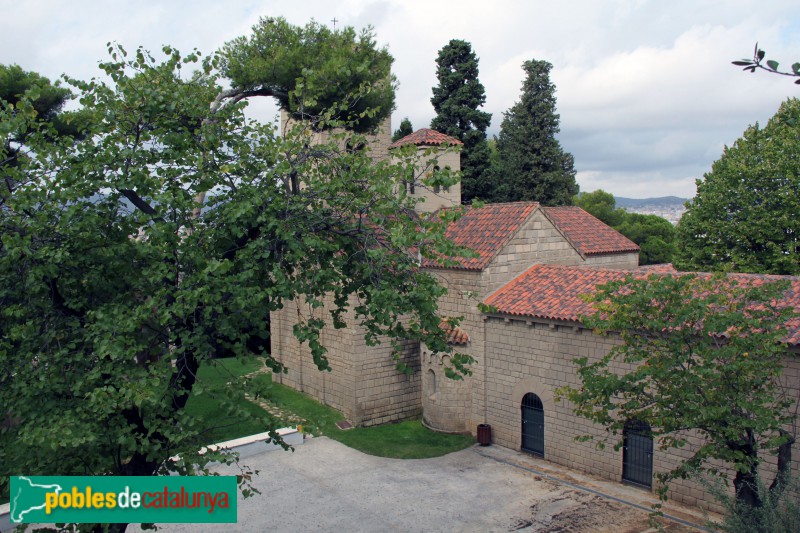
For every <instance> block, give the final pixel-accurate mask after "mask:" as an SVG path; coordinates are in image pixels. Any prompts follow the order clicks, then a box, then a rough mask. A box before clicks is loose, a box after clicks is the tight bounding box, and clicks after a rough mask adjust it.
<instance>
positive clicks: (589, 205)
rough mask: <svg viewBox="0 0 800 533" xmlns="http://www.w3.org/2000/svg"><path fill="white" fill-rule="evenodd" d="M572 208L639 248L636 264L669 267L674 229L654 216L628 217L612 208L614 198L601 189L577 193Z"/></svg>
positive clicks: (614, 207)
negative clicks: (604, 224)
mask: <svg viewBox="0 0 800 533" xmlns="http://www.w3.org/2000/svg"><path fill="white" fill-rule="evenodd" d="M573 202H574V203H575V205H577V206H578V207H580V208H581V209H583V210H585V211H587V212H589V213H591V214H592V215H593V216H595V217H597V218H599V219H600V220H602V221H603V222H605V223H606V224H608V225H609V226H611V227H612V228H614V229H615V230H617V231H619V232H620V233H622V234H623V235H625V236H626V237H627V238H629V239H630V240H632V241H633V242H635V243H636V244H638V245H639V248H640V252H639V264H641V265H654V264H658V263H670V262H672V258H673V256H674V254H675V234H676V232H675V226H673V225H672V223H670V222H669V221H668V220H666V219H664V218H662V217H660V216H658V215H642V214H639V213H628V212H627V211H625V210H624V209H620V208H618V207H616V205H617V202H616V200H615V199H614V195H612V194H611V193H607V192H605V191H604V190H602V189H597V190H596V191H593V192H589V193H581V194H579V195H576V196H575V198H573Z"/></svg>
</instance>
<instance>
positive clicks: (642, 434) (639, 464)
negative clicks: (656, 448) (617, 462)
mask: <svg viewBox="0 0 800 533" xmlns="http://www.w3.org/2000/svg"><path fill="white" fill-rule="evenodd" d="M622 481H623V482H624V483H630V484H631V485H638V486H640V487H645V488H648V489H649V488H652V486H653V436H652V434H651V433H650V426H648V425H647V424H645V423H644V422H639V421H638V420H629V421H628V423H626V424H625V429H624V430H623V432H622Z"/></svg>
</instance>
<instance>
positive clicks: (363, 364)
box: [348, 328, 422, 426]
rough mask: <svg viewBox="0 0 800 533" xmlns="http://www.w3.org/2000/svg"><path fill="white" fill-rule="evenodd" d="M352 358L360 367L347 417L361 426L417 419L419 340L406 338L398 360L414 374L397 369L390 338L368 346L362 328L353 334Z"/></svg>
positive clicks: (418, 403)
mask: <svg viewBox="0 0 800 533" xmlns="http://www.w3.org/2000/svg"><path fill="white" fill-rule="evenodd" d="M352 350H353V354H352V355H353V359H354V362H355V365H354V366H355V368H356V369H357V375H358V377H357V379H356V380H355V382H354V389H353V390H354V393H355V398H356V403H355V409H354V411H353V412H352V414H350V413H348V418H349V419H350V420H351V421H353V422H354V423H355V424H356V425H358V426H374V425H378V424H385V423H387V422H397V421H400V420H406V419H409V418H416V417H418V416H419V415H420V414H421V412H422V380H421V378H420V366H421V365H420V351H419V342H412V341H403V342H402V343H401V346H400V355H399V361H400V362H402V363H405V364H406V365H407V366H408V367H409V368H410V369H411V370H412V373H411V374H404V373H402V372H400V371H399V370H398V369H397V361H395V359H394V358H393V356H392V345H391V341H390V340H389V339H385V338H384V339H381V344H379V345H377V346H367V344H366V341H365V340H364V332H363V330H362V328H356V331H355V335H354V337H353V346H352Z"/></svg>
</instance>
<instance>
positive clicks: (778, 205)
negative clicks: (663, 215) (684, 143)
mask: <svg viewBox="0 0 800 533" xmlns="http://www.w3.org/2000/svg"><path fill="white" fill-rule="evenodd" d="M798 213H800V100H798V99H797V98H791V99H789V100H787V101H786V102H784V103H783V104H781V107H780V109H778V112H777V113H776V114H775V115H774V116H773V117H772V118H771V119H770V120H769V122H767V125H766V127H764V128H761V127H760V126H759V125H758V124H755V125H754V126H751V127H749V128H748V129H747V130H746V131H745V132H744V135H743V136H742V137H741V138H740V139H738V140H737V141H736V142H735V143H734V144H733V146H731V147H726V148H725V150H724V151H723V153H722V157H720V159H719V160H717V161H716V162H714V164H713V165H712V167H711V172H708V173H707V174H705V176H704V177H703V179H701V180H697V195H696V196H695V197H694V199H693V200H692V201H691V202H690V203H689V204H688V205H687V211H686V213H684V215H683V217H682V219H681V222H680V224H679V225H678V238H679V241H680V244H681V246H680V249H679V253H678V256H677V261H676V264H678V265H679V267H681V268H683V269H694V270H724V269H730V270H733V271H737V272H758V273H769V274H800V217H798V216H797V214H798Z"/></svg>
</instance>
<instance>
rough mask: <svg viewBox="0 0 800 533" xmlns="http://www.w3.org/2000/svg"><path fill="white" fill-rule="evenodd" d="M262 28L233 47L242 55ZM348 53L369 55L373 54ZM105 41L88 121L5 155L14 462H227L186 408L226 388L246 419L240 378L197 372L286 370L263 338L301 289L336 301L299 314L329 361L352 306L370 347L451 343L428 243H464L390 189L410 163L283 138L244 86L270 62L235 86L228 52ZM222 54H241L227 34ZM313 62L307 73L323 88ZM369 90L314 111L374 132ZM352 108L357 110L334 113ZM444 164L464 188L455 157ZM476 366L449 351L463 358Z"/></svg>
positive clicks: (433, 250) (305, 337) (1, 392)
mask: <svg viewBox="0 0 800 533" xmlns="http://www.w3.org/2000/svg"><path fill="white" fill-rule="evenodd" d="M265 24H267V23H264V22H262V24H261V25H260V26H258V27H257V28H256V37H254V38H252V39H249V40H243V41H236V42H238V43H239V44H240V45H241V46H242V47H243V48H245V49H246V50H249V48H250V47H251V46H252V43H253V42H254V40H256V38H259V39H260V38H261V36H262V35H263V34H262V33H261V32H262V31H263V27H264V25H265ZM278 26H280V27H283V26H282V23H280V24H278ZM312 27H314V26H312ZM305 31H308V27H307V28H306V30H305ZM342 33H343V34H345V35H351V34H352V31H351V30H350V29H346V30H343V32H342ZM299 34H301V35H305V34H304V33H303V32H299ZM320 35H323V36H325V37H326V38H327V37H329V38H330V39H331V40H332V43H333V44H338V43H340V42H341V40H340V39H341V36H336V35H332V34H327V33H324V32H321V33H320ZM360 42H361V41H359V43H360ZM323 44H324V43H320V44H319V46H321V47H323V48H326V47H325V46H323ZM276 46H281V44H280V43H278V44H276ZM327 48H330V47H327ZM351 48H352V49H353V57H354V60H355V62H354V63H353V65H352V68H353V69H356V68H359V67H360V66H361V65H362V63H360V62H359V61H360V59H361V58H363V57H364V55H363V54H364V53H365V52H364V50H360V49H356V48H357V47H353V46H351ZM290 49H291V47H290ZM109 52H110V54H111V59H110V60H109V61H107V62H105V63H101V65H100V66H101V68H102V69H103V71H104V72H105V74H106V76H107V77H104V78H103V79H108V80H109V81H108V82H104V81H101V80H100V79H93V80H92V81H90V82H83V81H79V80H70V83H71V84H72V85H73V86H74V87H75V89H76V90H77V91H78V92H79V93H80V101H81V103H82V104H83V106H84V109H85V110H87V112H88V113H90V116H91V119H92V120H91V121H90V122H89V126H88V128H89V129H88V131H86V132H85V135H84V136H83V138H81V139H74V138H71V137H61V138H56V139H53V138H52V137H46V136H41V135H39V134H38V130H37V134H36V135H33V136H31V137H30V139H29V140H30V143H31V144H30V148H29V149H28V151H27V154H26V155H27V157H26V159H25V161H24V165H20V166H18V167H16V168H13V169H10V170H9V172H13V177H14V179H13V180H12V181H11V183H13V185H14V186H13V188H12V190H11V192H10V194H8V195H7V197H6V198H5V203H4V205H2V206H0V422H1V423H0V464H1V465H3V471H2V472H0V475H4V476H5V475H8V474H9V473H12V472H24V473H26V474H31V475H36V474H62V475H68V474H99V473H114V474H119V475H154V474H164V473H167V472H177V473H182V474H186V473H191V472H194V471H195V470H194V468H195V467H194V466H193V465H196V464H199V465H200V466H201V467H202V466H203V465H205V464H207V462H208V461H209V460H230V458H229V457H227V459H226V456H224V454H223V452H219V453H207V454H206V455H204V456H198V454H197V450H198V447H199V444H201V443H203V444H207V443H205V442H203V432H204V431H205V430H206V429H207V428H204V427H203V426H202V424H201V423H200V421H198V420H197V419H196V418H194V417H192V416H191V415H190V414H188V413H187V412H186V410H185V406H186V402H187V400H188V399H189V397H190V395H213V396H214V397H216V398H218V399H219V401H220V409H227V410H229V411H230V415H231V416H234V417H236V416H246V413H244V412H238V411H235V410H232V409H233V407H231V404H232V402H229V401H227V400H226V398H228V397H229V396H230V395H233V394H237V393H238V394H241V391H242V389H241V386H240V385H239V386H237V383H231V384H230V385H229V386H228V387H226V388H225V390H211V389H209V388H207V385H206V384H205V383H203V382H202V381H198V374H197V370H198V369H199V368H200V367H201V366H202V365H214V358H215V357H220V356H235V357H245V356H250V355H254V354H255V355H258V356H260V357H262V358H263V360H264V361H265V364H266V365H267V366H268V367H269V368H270V369H272V370H273V371H274V372H282V371H284V370H285V368H284V367H283V365H282V364H281V363H280V362H279V361H278V360H277V359H275V358H274V357H273V356H272V355H270V353H269V329H268V322H269V313H270V312H271V311H275V310H278V309H280V308H281V307H282V306H284V305H285V304H286V302H288V301H289V300H295V301H298V302H300V303H301V304H303V306H307V307H310V308H312V309H318V310H319V309H321V307H322V304H323V300H324V299H325V298H330V300H331V301H332V302H333V308H332V309H330V314H329V315H328V316H327V319H328V320H323V319H322V318H320V317H319V313H316V314H312V315H311V316H303V317H301V316H298V322H297V324H296V325H295V326H294V334H295V336H296V337H297V338H298V339H299V340H300V341H301V342H304V343H306V344H307V345H308V346H309V347H310V350H311V353H312V356H313V359H314V361H315V363H316V365H317V366H318V367H319V368H320V369H321V370H326V369H329V365H328V361H327V358H326V356H325V353H326V351H325V347H324V346H322V344H321V343H320V332H321V330H322V329H323V328H324V327H331V326H330V325H326V324H332V327H335V328H343V327H345V326H346V325H347V324H345V320H344V317H345V316H346V311H348V310H349V309H351V310H352V312H353V314H354V316H355V317H356V318H355V320H356V321H357V322H358V323H360V324H362V325H363V327H364V328H365V330H366V332H367V341H368V343H375V342H378V341H380V340H381V339H384V342H387V341H386V340H385V337H388V338H389V339H398V338H412V339H420V340H423V341H424V342H425V343H426V345H427V346H429V347H431V349H432V350H438V351H448V350H449V348H448V345H447V342H446V335H445V332H443V331H442V330H441V329H440V327H439V325H440V322H441V319H440V317H438V316H437V299H438V298H439V297H440V296H441V295H442V294H443V292H444V289H443V288H442V287H441V286H440V285H439V284H438V283H437V281H436V280H435V279H434V277H432V276H430V275H428V274H425V273H423V272H422V271H420V269H419V268H418V258H419V254H421V255H422V256H423V257H440V256H452V255H453V254H454V253H457V250H455V249H454V247H453V246H452V245H451V244H450V243H448V241H447V240H446V239H445V237H444V226H445V225H446V223H447V222H448V221H449V220H452V219H453V218H454V217H456V216H458V215H457V213H448V214H444V215H442V217H449V219H448V220H440V219H439V218H425V219H421V218H419V217H417V216H415V215H414V213H413V206H414V202H415V200H414V199H413V198H411V197H409V196H407V195H404V194H402V192H401V193H400V195H399V196H398V195H397V193H396V191H397V189H398V188H399V184H400V183H401V182H402V180H403V179H404V177H405V176H406V174H407V171H406V169H405V168H404V167H403V166H402V165H401V164H399V163H390V162H388V161H383V162H374V161H373V160H372V159H371V158H370V157H369V156H368V155H367V154H365V153H364V151H347V150H342V149H340V147H341V146H342V145H343V144H344V142H343V139H338V140H337V139H334V142H332V143H330V144H323V145H312V144H311V143H309V142H308V135H309V132H308V128H309V127H311V126H309V125H307V124H298V125H297V126H296V128H295V129H294V130H292V131H291V132H289V134H288V135H287V137H286V138H283V137H280V136H278V135H276V132H275V131H274V129H273V127H271V126H266V125H262V124H258V123H255V122H252V121H249V120H247V119H246V118H245V117H244V115H243V108H244V105H245V103H246V101H245V99H246V98H248V97H250V96H252V95H253V94H255V93H257V94H264V93H266V92H268V91H263V92H262V91H256V92H255V93H254V92H253V91H251V88H252V87H256V86H259V87H272V85H270V84H269V83H268V80H266V79H265V80H264V83H263V84H258V83H256V82H253V83H252V84H251V85H250V86H249V87H251V88H247V87H244V86H239V87H240V88H239V89H237V90H228V91H226V90H223V89H222V88H221V84H222V79H221V75H220V73H219V72H218V71H217V70H216V68H215V65H216V62H217V59H216V58H215V57H214V56H211V57H206V58H203V57H202V56H201V55H200V53H199V52H197V51H195V52H193V53H191V54H188V55H186V56H182V55H181V54H180V53H179V52H178V51H176V50H174V49H171V48H169V47H165V48H164V52H165V55H166V57H165V59H164V60H161V61H159V60H156V59H154V58H153V57H152V56H151V55H150V54H148V53H147V52H146V51H144V50H141V49H139V50H137V51H136V53H135V54H128V53H127V52H126V51H125V50H123V49H122V48H121V47H116V46H110V47H109ZM273 52H274V51H273ZM287 53H288V52H287ZM225 54H226V57H227V58H230V57H234V56H235V57H238V58H241V57H244V56H245V55H246V54H245V53H244V52H242V53H238V52H237V51H236V50H235V47H234V45H232V44H229V45H227V46H226V49H225ZM378 55H381V54H378ZM273 56H275V57H278V58H282V57H283V55H281V54H280V53H278V52H274V53H272V54H271V55H270V57H271V58H272V57H273ZM337 57H338V56H337ZM339 59H341V60H342V61H344V58H339ZM275 64H276V65H280V64H282V63H280V62H278V63H275ZM223 65H225V67H226V69H229V68H230V66H231V65H232V63H231V62H230V59H226V60H225V61H223ZM259 65H260V63H259V62H258V61H256V67H259ZM261 66H263V65H261ZM191 68H196V70H194V71H193V72H191V73H187V72H186V70H187V69H191ZM259 68H260V67H259ZM228 71H229V70H225V72H228ZM322 74H327V71H323V72H322ZM304 76H305V77H304V78H302V80H301V81H302V82H303V83H304V84H305V86H306V87H308V86H312V87H321V86H322V84H321V81H320V80H317V79H314V80H313V83H310V82H311V81H312V80H311V74H310V73H306V74H305V75H304ZM323 78H324V79H327V78H325V76H323ZM240 81H241V80H240ZM298 83H299V82H298ZM356 88H357V89H360V90H361V92H360V93H357V94H352V95H350V96H349V97H346V98H345V99H344V102H343V103H340V104H331V106H332V107H331V109H330V110H328V111H324V112H323V111H322V109H320V111H319V113H320V116H319V117H317V120H318V121H326V122H325V123H318V124H317V125H316V127H317V128H331V127H337V128H341V127H347V126H354V127H361V126H363V124H364V122H362V118H374V117H375V116H377V115H373V114H372V113H371V112H370V110H364V111H363V117H362V116H361V115H359V116H357V117H353V115H352V113H353V108H352V107H351V105H350V104H351V103H352V102H353V101H363V100H362V99H361V97H362V96H368V95H369V94H371V93H370V89H369V88H368V87H363V86H361V85H360V84H359V85H357V86H356ZM288 89H289V90H288V91H287V92H288V93H294V94H299V93H300V92H299V90H298V89H297V88H296V87H288ZM270 90H272V89H270ZM340 90H341V88H339V87H334V91H335V92H337V93H338V91H340ZM279 98H280V97H279ZM327 101H328V100H327V96H326V97H325V98H322V97H319V98H318V99H317V102H318V103H320V102H327ZM367 101H368V100H367ZM289 102H290V103H289V105H293V104H291V100H290V101H289ZM342 110H345V113H344V116H346V117H352V118H353V123H348V122H343V121H342V120H340V119H339V118H340V117H342V116H343V115H342V113H341V111H342ZM34 116H35V112H34V111H33V109H32V104H31V102H30V101H28V100H25V99H23V100H21V101H19V102H17V104H15V105H12V104H10V103H8V102H0V131H8V130H11V129H14V128H20V127H28V126H30V125H31V124H34V120H35V118H34ZM339 141H342V142H339ZM410 149H413V147H411V148H410ZM0 150H4V148H3V147H0ZM0 155H3V156H4V155H5V154H4V153H3V154H0ZM431 180H439V181H437V182H436V183H433V182H432V183H431V185H437V184H438V185H441V186H447V185H451V184H452V183H454V179H453V177H452V175H451V174H447V173H438V174H437V175H436V176H435V177H432V178H431ZM447 180H450V181H447ZM201 203H202V204H203V205H200V204H201ZM468 361H469V358H468V357H466V356H464V357H459V356H455V357H454V359H453V365H454V366H455V367H456V368H459V369H461V370H464V366H463V364H464V363H467V362H468ZM260 421H261V422H262V423H263V424H264V426H265V429H273V428H274V427H275V421H274V420H272V419H271V418H265V419H261V420H260ZM12 443H13V445H12ZM176 454H180V456H181V459H179V460H177V461H176V460H173V459H170V457H173V456H175V455H176ZM242 479H243V482H245V481H246V479H247V476H244V477H243V478H242ZM0 481H2V483H7V478H5V479H3V478H0ZM0 489H2V487H1V486H0Z"/></svg>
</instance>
